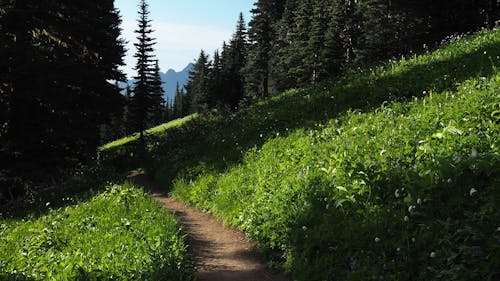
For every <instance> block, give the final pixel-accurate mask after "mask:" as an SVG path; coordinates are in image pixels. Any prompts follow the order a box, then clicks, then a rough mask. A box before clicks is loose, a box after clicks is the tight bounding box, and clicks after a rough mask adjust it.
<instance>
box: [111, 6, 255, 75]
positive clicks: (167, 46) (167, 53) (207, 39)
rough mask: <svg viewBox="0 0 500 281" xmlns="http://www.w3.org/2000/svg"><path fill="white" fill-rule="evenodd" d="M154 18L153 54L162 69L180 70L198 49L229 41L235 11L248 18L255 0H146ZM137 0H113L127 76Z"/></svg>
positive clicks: (215, 47) (213, 48) (218, 45)
mask: <svg viewBox="0 0 500 281" xmlns="http://www.w3.org/2000/svg"><path fill="white" fill-rule="evenodd" d="M147 2H148V4H149V6H150V7H149V8H150V11H151V14H150V18H151V19H152V20H153V23H152V24H153V29H154V30H155V33H154V35H153V36H154V37H155V38H157V42H158V43H157V45H156V52H155V53H156V55H157V57H158V59H159V60H160V67H161V69H162V71H163V72H165V71H167V70H168V69H170V68H173V69H175V70H177V71H180V70H182V68H184V67H185V66H186V65H187V64H188V63H190V62H193V61H194V59H195V58H196V57H197V56H198V54H199V52H200V50H201V49H204V50H205V51H206V52H208V53H209V54H211V53H213V52H214V51H215V49H217V48H220V46H221V45H222V41H228V40H229V39H230V38H231V35H232V33H233V32H234V30H235V28H236V20H237V19H238V14H239V13H240V12H243V14H244V16H245V20H246V21H247V22H248V20H249V19H250V16H251V14H250V10H251V9H252V7H253V3H254V2H255V0H181V1H174V0H148V1H147ZM138 4H139V0H116V1H115V6H116V7H117V8H118V9H119V10H120V14H121V15H122V19H123V24H122V28H123V31H122V36H123V38H125V39H126V40H127V41H129V43H128V44H127V49H128V52H127V56H126V57H125V62H126V63H127V66H126V67H125V68H124V70H125V73H126V74H127V75H128V76H129V77H130V76H132V75H133V74H134V71H133V70H132V68H133V66H134V64H135V60H134V58H133V57H132V56H133V54H134V52H135V49H134V47H133V43H134V42H135V40H136V39H135V36H136V35H135V34H134V33H133V31H134V29H136V19H137V9H138V8H137V6H138Z"/></svg>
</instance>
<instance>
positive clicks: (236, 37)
mask: <svg viewBox="0 0 500 281" xmlns="http://www.w3.org/2000/svg"><path fill="white" fill-rule="evenodd" d="M247 55H248V38H247V30H246V23H245V19H244V18H243V13H240V15H239V17H238V23H237V24H236V31H235V33H234V34H233V37H232V39H231V41H230V42H229V44H228V45H225V46H224V47H223V50H222V55H221V57H222V72H223V76H224V84H225V89H224V93H223V94H224V95H223V97H222V102H223V104H225V105H227V106H228V107H229V108H230V109H231V110H236V109H237V108H238V105H239V103H240V101H241V100H242V99H243V97H244V92H245V90H244V80H243V79H244V78H243V67H244V66H245V64H246V61H247Z"/></svg>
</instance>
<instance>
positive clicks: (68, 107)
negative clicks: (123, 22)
mask: <svg viewBox="0 0 500 281" xmlns="http://www.w3.org/2000/svg"><path fill="white" fill-rule="evenodd" d="M5 3H6V2H5V1H3V2H2V3H1V4H0V7H1V8H0V13H2V16H1V17H0V26H1V27H0V28H1V29H2V32H0V33H1V35H0V36H2V37H4V36H5V38H2V40H0V41H1V42H2V43H0V46H1V52H2V60H1V62H0V64H1V65H0V66H1V68H2V70H3V71H2V74H0V76H1V78H0V79H1V80H2V83H0V84H2V87H4V86H5V85H8V86H7V91H8V92H9V95H8V100H7V102H6V104H8V108H9V112H8V113H9V114H8V116H7V118H8V120H7V122H5V123H8V126H7V132H6V135H5V138H6V139H7V142H6V143H9V144H10V146H9V148H8V154H9V156H7V157H8V158H9V160H8V161H5V162H8V163H10V167H11V168H10V169H12V170H13V172H12V173H14V174H17V175H18V176H21V175H22V176H26V177H33V178H42V177H44V176H45V175H46V174H50V173H48V172H47V170H49V169H53V170H58V169H61V168H67V167H72V166H74V165H76V164H77V163H78V162H86V161H90V160H92V159H93V158H95V156H96V152H97V146H98V145H99V143H100V139H99V135H100V134H99V128H100V127H101V125H102V124H103V123H107V122H110V120H111V119H112V118H113V116H114V115H115V113H119V111H120V109H121V107H122V104H121V102H122V96H121V95H120V94H119V89H118V88H117V87H116V86H115V85H113V84H110V83H109V82H108V81H109V80H122V79H123V77H124V76H123V74H122V73H121V72H120V71H119V69H118V66H120V65H122V64H123V60H122V58H123V56H124V46H123V42H122V41H120V40H119V38H118V37H119V35H120V29H119V26H120V16H119V14H118V11H117V10H116V9H115V8H114V4H113V1H112V0H106V1H97V0H94V1H77V2H74V1H62V2H54V1H48V0H40V1H34V0H31V1H30V0H27V1H8V5H7V6H4V5H5ZM14 38H15V40H14ZM4 39H5V41H4ZM4 70H5V71H4ZM68 74H71V75H68ZM2 92H3V90H2ZM112 105H116V106H112ZM0 162H2V163H5V162H4V161H0ZM0 169H1V168H0ZM14 170H15V171H14ZM36 173H38V174H36ZM28 174H30V175H28ZM0 185H1V184H0Z"/></svg>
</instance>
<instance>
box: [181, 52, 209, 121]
mask: <svg viewBox="0 0 500 281" xmlns="http://www.w3.org/2000/svg"><path fill="white" fill-rule="evenodd" d="M209 72H210V62H209V61H208V55H207V54H205V51H203V50H201V52H200V55H199V57H198V59H197V60H196V63H195V64H194V66H193V70H192V71H191V72H189V80H188V82H187V84H186V86H185V88H186V95H187V100H189V103H190V111H189V112H190V113H194V112H205V111H207V110H208V102H209Z"/></svg>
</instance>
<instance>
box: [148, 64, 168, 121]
mask: <svg viewBox="0 0 500 281" xmlns="http://www.w3.org/2000/svg"><path fill="white" fill-rule="evenodd" d="M162 85H163V82H162V80H161V76H160V66H159V63H158V60H156V62H155V67H154V70H153V77H152V80H151V86H152V88H151V94H150V95H151V112H150V115H151V117H150V120H151V124H150V125H149V126H150V127H153V126H156V125H159V124H161V123H163V121H164V120H165V119H164V118H163V117H164V115H165V107H167V109H168V104H166V103H165V99H164V98H163V96H164V94H165V91H164V90H163V86H162Z"/></svg>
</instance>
